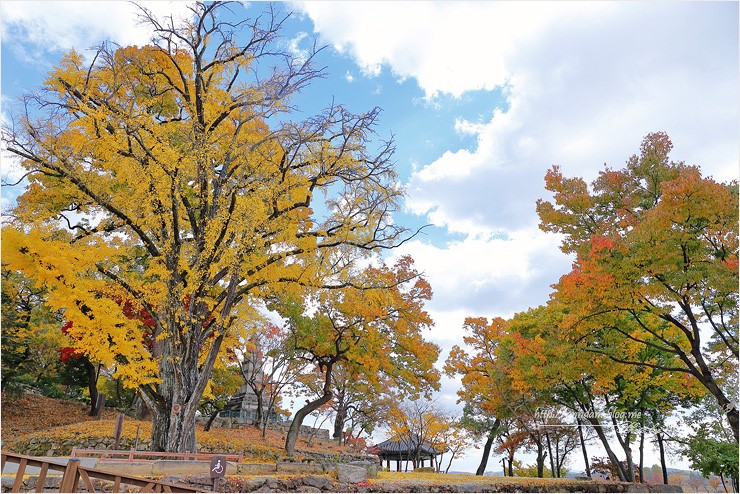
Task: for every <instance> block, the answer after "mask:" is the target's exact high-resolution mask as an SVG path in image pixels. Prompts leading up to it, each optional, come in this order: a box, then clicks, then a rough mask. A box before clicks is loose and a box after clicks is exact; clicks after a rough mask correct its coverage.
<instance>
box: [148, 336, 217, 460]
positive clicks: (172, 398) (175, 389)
mask: <svg viewBox="0 0 740 494" xmlns="http://www.w3.org/2000/svg"><path fill="white" fill-rule="evenodd" d="M171 331H182V329H180V328H173V329H172V330H171ZM223 338H224V335H223V333H221V334H219V336H217V337H216V338H215V339H214V340H213V342H212V343H211V345H210V348H209V350H208V355H207V356H206V359H205V361H204V363H203V364H202V366H199V365H198V360H199V359H198V354H197V352H195V351H194V350H192V349H191V351H184V350H182V349H180V350H179V351H175V349H174V348H173V342H172V341H171V340H169V339H165V341H164V342H163V344H162V346H161V347H160V348H159V349H158V350H160V351H161V353H160V357H159V360H160V366H159V377H160V382H159V383H158V384H157V386H156V389H154V388H152V387H151V386H144V387H142V388H141V391H142V393H141V395H142V397H143V398H144V400H145V402H146V404H147V407H148V408H149V410H150V411H151V412H152V451H166V452H170V453H186V452H190V453H195V452H196V442H195V413H196V412H197V410H198V404H199V403H200V400H201V398H202V397H203V392H204V391H205V388H206V384H208V380H209V379H210V376H211V372H212V370H213V363H214V362H215V361H216V357H217V356H218V352H219V350H220V348H221V343H222V342H223ZM191 344H192V343H191ZM196 346H197V345H192V348H195V347H196ZM198 348H200V347H199V346H198Z"/></svg>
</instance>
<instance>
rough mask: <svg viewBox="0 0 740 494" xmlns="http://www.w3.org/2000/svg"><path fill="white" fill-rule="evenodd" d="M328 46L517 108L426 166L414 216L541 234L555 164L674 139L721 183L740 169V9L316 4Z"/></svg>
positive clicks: (611, 158) (436, 86)
mask: <svg viewBox="0 0 740 494" xmlns="http://www.w3.org/2000/svg"><path fill="white" fill-rule="evenodd" d="M302 8H303V10H304V11H305V12H306V13H307V14H308V15H309V16H310V17H311V18H312V20H313V21H314V23H315V26H316V31H317V32H318V33H319V35H320V36H321V37H322V38H324V39H325V40H327V41H329V42H331V43H334V44H335V45H336V46H339V47H341V49H343V50H345V51H346V52H348V53H350V54H351V55H352V56H353V57H354V59H355V61H356V62H357V64H358V65H359V66H360V67H361V68H367V67H370V66H373V67H377V65H386V66H388V67H389V68H390V70H391V71H392V72H393V73H395V74H398V75H399V76H403V77H413V78H415V79H416V81H417V82H418V84H419V86H420V87H421V88H422V90H424V91H425V93H426V94H427V96H428V97H432V96H434V95H436V94H439V93H448V94H451V95H454V96H458V95H460V94H462V93H463V92H465V91H471V90H476V89H481V88H483V89H493V88H503V89H504V94H506V95H507V98H508V103H509V105H508V108H507V110H506V111H505V112H504V111H496V112H495V113H494V112H493V109H491V118H490V120H489V121H488V122H484V123H482V124H481V123H475V124H474V123H470V122H467V121H465V120H463V119H458V120H457V121H456V122H455V128H456V130H457V131H458V132H461V133H467V134H472V135H476V136H477V144H476V146H475V147H474V148H473V149H462V150H457V151H447V152H445V153H443V154H442V155H441V156H440V157H439V158H438V159H436V160H434V161H433V162H431V163H428V164H426V165H425V166H419V167H418V169H417V171H416V172H415V173H414V175H413V177H412V178H411V180H410V182H409V196H410V197H409V201H408V207H409V208H410V209H411V210H412V211H413V212H415V213H417V214H427V215H428V218H429V219H430V220H431V221H432V222H433V223H435V224H437V225H439V226H443V227H446V228H448V229H449V230H450V231H452V232H459V233H464V234H470V235H477V236H480V235H486V234H491V233H495V232H498V231H501V230H508V229H512V228H522V227H524V226H530V227H534V225H535V224H536V222H537V218H536V215H535V212H534V201H535V200H536V199H537V198H538V197H542V196H543V195H545V191H544V188H543V185H544V182H543V176H544V174H545V171H546V170H547V168H549V167H550V166H551V165H553V164H560V165H562V166H563V167H564V170H565V172H566V174H572V175H582V176H585V177H586V178H587V179H592V178H594V177H595V174H596V171H597V170H598V169H600V167H601V166H602V164H603V163H605V162H607V163H609V164H610V165H611V166H615V167H619V166H622V165H623V164H624V161H625V160H626V159H627V158H628V156H629V155H631V154H633V153H635V152H637V151H638V150H639V144H640V141H641V139H642V137H643V136H644V135H645V134H646V133H648V132H650V131H656V130H666V131H667V132H668V133H669V135H670V136H671V137H672V139H673V141H674V143H675V149H674V153H673V156H674V157H675V158H676V159H686V161H688V162H690V163H697V164H700V165H701V166H702V168H703V170H704V171H705V173H706V174H711V175H714V176H715V177H717V178H720V179H724V180H726V179H729V178H733V177H737V173H738V172H737V170H738V143H737V135H738V111H739V109H738V99H737V87H738V84H739V82H738V52H737V35H738V30H737V22H736V18H737V11H738V7H737V4H732V3H725V4H722V3H709V4H707V3H680V4H674V3H657V4H656V3H649V2H645V3H637V2H633V3H626V4H625V3H606V2H601V3H597V4H593V3H591V4H588V3H587V4H583V3H578V4H571V3H560V2H558V3H555V2H552V3H547V4H535V3H531V2H524V3H514V2H482V3H477V2H476V3H436V2H432V3H421V2H394V3H392V4H391V3H388V2H379V3H375V2H373V3H372V4H367V3H362V2H359V3H352V5H348V6H346V7H345V6H343V5H342V4H337V3H325V2H308V3H305V4H302Z"/></svg>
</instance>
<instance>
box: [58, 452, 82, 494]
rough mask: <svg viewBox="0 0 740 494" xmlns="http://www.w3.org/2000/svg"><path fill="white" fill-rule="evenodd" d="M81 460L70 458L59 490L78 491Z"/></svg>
mask: <svg viewBox="0 0 740 494" xmlns="http://www.w3.org/2000/svg"><path fill="white" fill-rule="evenodd" d="M79 468H80V460H78V459H76V458H70V459H69V462H68V463H67V468H65V469H64V476H63V477H62V483H61V484H60V485H59V492H77V482H78V481H79V480H80V471H79Z"/></svg>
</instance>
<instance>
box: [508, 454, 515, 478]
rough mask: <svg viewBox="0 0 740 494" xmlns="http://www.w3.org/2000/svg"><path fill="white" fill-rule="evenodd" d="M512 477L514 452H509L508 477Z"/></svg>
mask: <svg viewBox="0 0 740 494" xmlns="http://www.w3.org/2000/svg"><path fill="white" fill-rule="evenodd" d="M513 476H514V450H513V449H512V450H511V451H510V452H509V477H513Z"/></svg>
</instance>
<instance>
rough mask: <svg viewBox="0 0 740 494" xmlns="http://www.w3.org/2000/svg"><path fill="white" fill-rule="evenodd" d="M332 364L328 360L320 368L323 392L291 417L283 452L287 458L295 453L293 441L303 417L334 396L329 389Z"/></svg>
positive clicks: (296, 436) (295, 438)
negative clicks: (322, 372) (322, 375)
mask: <svg viewBox="0 0 740 494" xmlns="http://www.w3.org/2000/svg"><path fill="white" fill-rule="evenodd" d="M333 366H334V363H333V362H329V363H327V364H325V365H324V366H323V368H322V370H323V371H324V394H323V395H322V396H321V397H320V398H318V399H316V400H314V401H310V402H308V403H307V404H306V405H305V406H304V407H303V408H301V409H300V410H298V411H297V412H296V414H295V417H293V421H292V422H291V423H290V428H289V429H288V435H287V436H286V437H285V452H286V454H287V455H288V457H289V458H290V457H292V456H294V455H295V443H296V441H297V440H298V432H299V431H300V428H301V424H303V419H305V418H306V417H307V416H308V414H310V413H311V412H313V411H314V410H316V409H318V408H319V407H321V406H322V405H324V404H326V403H329V400H331V399H332V397H333V396H334V393H332V390H331V372H332V368H333Z"/></svg>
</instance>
